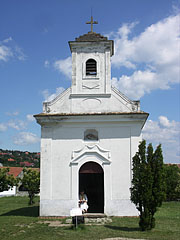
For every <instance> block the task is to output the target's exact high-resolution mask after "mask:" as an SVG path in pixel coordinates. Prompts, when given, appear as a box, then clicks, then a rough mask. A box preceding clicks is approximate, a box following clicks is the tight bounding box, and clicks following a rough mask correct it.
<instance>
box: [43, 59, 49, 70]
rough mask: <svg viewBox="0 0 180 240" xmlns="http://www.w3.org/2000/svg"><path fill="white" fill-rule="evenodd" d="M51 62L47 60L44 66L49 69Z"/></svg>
mask: <svg viewBox="0 0 180 240" xmlns="http://www.w3.org/2000/svg"><path fill="white" fill-rule="evenodd" d="M49 64H50V63H49V61H48V60H46V61H45V62H44V66H45V67H46V68H47V67H49Z"/></svg>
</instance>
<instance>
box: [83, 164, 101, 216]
mask: <svg viewBox="0 0 180 240" xmlns="http://www.w3.org/2000/svg"><path fill="white" fill-rule="evenodd" d="M80 190H84V191H85V193H86V194H87V197H88V205H89V209H88V212H89V213H104V172H103V169H102V167H101V166H100V165H99V164H97V163H95V162H87V163H85V164H83V165H82V166H81V168H80V169H79V191H80Z"/></svg>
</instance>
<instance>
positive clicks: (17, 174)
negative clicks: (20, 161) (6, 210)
mask: <svg viewBox="0 0 180 240" xmlns="http://www.w3.org/2000/svg"><path fill="white" fill-rule="evenodd" d="M0 168H9V173H8V174H9V175H13V176H14V178H22V177H23V168H22V167H0ZM17 191H18V187H16V186H14V187H13V188H12V189H9V190H8V191H3V192H0V197H4V196H16V194H17Z"/></svg>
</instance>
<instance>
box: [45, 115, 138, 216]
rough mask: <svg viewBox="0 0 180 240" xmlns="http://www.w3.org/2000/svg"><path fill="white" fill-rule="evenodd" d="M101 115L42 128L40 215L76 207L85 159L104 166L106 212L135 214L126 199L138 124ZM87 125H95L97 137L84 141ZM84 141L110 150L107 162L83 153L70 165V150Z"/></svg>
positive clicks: (93, 127) (57, 214) (61, 212)
mask: <svg viewBox="0 0 180 240" xmlns="http://www.w3.org/2000/svg"><path fill="white" fill-rule="evenodd" d="M103 118H106V117H103ZM103 118H102V117H101V118H97V117H95V118H93V119H90V118H89V117H88V118H84V119H83V118H78V120H77V121H75V122H73V123H72V121H71V122H68V121H67V120H66V121H65V120H64V121H63V122H62V121H61V122H59V123H52V124H49V125H48V127H44V128H42V139H41V151H42V154H41V203H40V204H41V208H40V209H41V213H40V214H41V216H47V215H48V216H63V215H66V216H67V215H69V211H70V209H71V208H74V207H77V204H78V192H79V189H78V186H79V182H78V181H79V179H78V176H79V168H80V167H81V166H82V164H83V163H85V162H87V161H95V162H97V163H98V164H100V165H101V166H102V168H103V169H104V189H105V190H104V197H105V198H104V199H105V213H106V214H108V215H115V216H124V215H125V216H128V215H131V216H133V215H137V211H136V209H135V208H134V206H133V204H131V203H130V200H129V199H130V191H129V188H130V186H131V157H132V156H131V155H134V153H135V152H136V150H137V143H138V142H139V141H140V140H141V128H140V126H141V124H139V125H138V124H135V123H133V122H132V123H131V122H129V121H123V122H118V120H117V119H115V120H116V121H115V122H114V123H113V119H112V116H111V117H109V116H108V119H106V120H105V119H103ZM115 118H117V116H115ZM101 119H103V121H102V120H101ZM107 120H108V122H107ZM110 120H111V121H112V123H111V124H110V123H109V121H110ZM86 129H96V130H97V131H98V135H99V140H98V141H95V142H92V141H90V142H87V141H84V140H83V136H84V131H85V130H86ZM85 145H87V146H93V145H97V146H99V147H100V148H102V149H105V150H107V151H109V153H110V159H109V161H110V163H109V164H108V165H106V164H105V162H103V161H104V160H103V159H101V157H99V155H98V157H97V155H96V154H94V153H92V154H91V153H90V154H87V155H86V154H84V155H83V157H80V158H79V160H77V162H76V164H75V165H71V162H72V153H73V151H76V150H81V149H83V147H84V146H85ZM117 209H118V210H117Z"/></svg>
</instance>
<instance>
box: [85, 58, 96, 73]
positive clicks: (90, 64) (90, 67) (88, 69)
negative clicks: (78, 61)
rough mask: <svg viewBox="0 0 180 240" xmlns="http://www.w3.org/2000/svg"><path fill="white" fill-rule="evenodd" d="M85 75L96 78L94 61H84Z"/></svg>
mask: <svg viewBox="0 0 180 240" xmlns="http://www.w3.org/2000/svg"><path fill="white" fill-rule="evenodd" d="M86 75H87V76H96V75H97V63H96V61H95V60H94V59H92V58H91V59H88V60H87V61H86Z"/></svg>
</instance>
